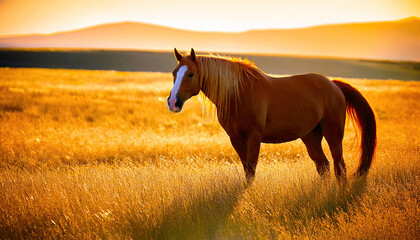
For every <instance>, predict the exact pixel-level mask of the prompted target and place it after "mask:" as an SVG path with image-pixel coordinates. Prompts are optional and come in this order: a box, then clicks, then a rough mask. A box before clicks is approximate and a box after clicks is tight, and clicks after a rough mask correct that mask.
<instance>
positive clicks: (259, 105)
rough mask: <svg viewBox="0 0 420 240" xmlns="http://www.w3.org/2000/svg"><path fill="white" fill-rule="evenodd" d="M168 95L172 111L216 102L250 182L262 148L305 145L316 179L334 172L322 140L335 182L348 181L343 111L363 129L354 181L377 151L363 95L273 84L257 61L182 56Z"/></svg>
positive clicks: (294, 79) (339, 86)
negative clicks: (197, 100) (192, 102)
mask: <svg viewBox="0 0 420 240" xmlns="http://www.w3.org/2000/svg"><path fill="white" fill-rule="evenodd" d="M174 51H175V57H176V59H177V61H178V65H177V66H176V68H175V69H174V71H173V76H174V86H173V89H172V91H171V93H170V95H169V97H168V107H169V110H170V111H172V112H179V111H181V110H182V106H183V105H184V102H185V101H186V100H188V99H189V98H190V97H192V96H195V95H197V94H198V93H199V92H200V91H202V92H203V93H204V94H205V96H206V97H207V98H208V99H210V101H212V102H213V103H214V105H215V106H216V109H217V117H218V120H219V122H220V124H221V126H222V127H223V129H224V130H225V131H226V133H227V134H228V135H229V137H230V141H231V143H232V146H233V147H234V149H235V150H236V152H237V153H238V155H239V158H240V159H241V162H242V165H243V167H244V170H245V174H246V178H247V180H248V181H251V180H252V179H253V178H254V176H255V170H256V166H257V161H258V156H259V151H260V145H261V143H283V142H288V141H292V140H295V139H298V138H300V139H302V141H303V143H304V144H305V146H306V148H307V151H308V153H309V156H310V158H311V159H312V160H313V161H314V162H315V164H316V169H317V171H318V173H319V174H320V175H321V176H323V175H325V174H327V173H328V174H329V172H330V170H329V161H328V159H327V158H326V156H325V154H324V152H323V150H322V147H321V141H322V138H323V137H325V139H326V140H327V143H328V145H329V148H330V151H331V155H332V158H333V160H334V172H335V175H336V177H337V178H338V179H339V180H340V179H345V176H346V166H345V163H344V160H343V147H342V140H343V135H344V126H345V122H346V112H347V114H349V116H350V117H351V119H352V120H353V121H355V122H356V123H357V125H358V127H359V130H360V131H361V157H360V163H359V166H358V168H357V175H364V174H367V172H368V170H369V168H370V166H371V163H372V158H373V155H374V152H375V147H376V120H375V115H374V113H373V110H372V108H371V107H370V106H369V104H368V102H367V100H366V99H365V98H364V97H363V95H362V94H361V93H360V92H359V91H358V90H357V89H355V88H354V87H352V86H351V85H349V84H347V83H344V82H341V81H337V80H335V81H331V80H329V79H328V78H326V77H325V76H322V75H319V74H315V73H308V74H302V75H294V76H289V77H282V78H275V77H271V76H268V75H266V74H265V73H264V72H262V71H261V70H260V69H259V68H257V67H256V66H255V65H254V64H253V63H251V62H249V61H246V60H241V59H236V58H229V57H220V56H207V55H204V56H201V55H200V56H198V55H196V54H195V51H194V49H191V53H190V55H188V56H182V55H181V54H180V53H179V52H178V51H177V50H176V49H174Z"/></svg>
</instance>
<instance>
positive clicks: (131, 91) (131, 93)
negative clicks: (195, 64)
mask: <svg viewBox="0 0 420 240" xmlns="http://www.w3.org/2000/svg"><path fill="white" fill-rule="evenodd" d="M347 81H349V82H350V83H352V84H354V85H355V86H356V87H358V88H359V89H360V90H361V91H362V92H363V93H364V94H365V95H366V96H367V98H368V100H369V102H370V103H371V104H372V106H373V107H374V109H375V112H376V114H377V117H378V149H377V155H376V159H375V161H374V163H373V167H372V169H371V171H370V173H369V175H368V177H367V178H364V179H353V178H350V179H349V183H348V184H347V185H346V186H340V185H338V184H337V183H336V181H335V179H334V178H333V177H332V178H331V179H323V180H321V179H320V178H319V176H318V175H317V173H316V170H315V165H314V163H313V162H312V161H311V160H310V158H309V157H308V155H307V153H306V150H305V147H304V146H303V144H302V143H301V142H300V141H295V142H292V143H286V144H281V145H263V146H262V148H261V154H260V160H259V165H258V168H257V176H256V179H255V181H254V183H253V184H252V185H249V186H248V185H247V184H246V183H245V179H244V173H243V170H242V166H241V165H240V163H239V160H238V158H237V156H236V153H235V152H234V150H233V149H232V147H231V145H230V142H229V139H228V137H227V135H226V134H225V133H224V132H223V130H222V129H221V128H220V126H219V125H218V124H217V122H216V121H215V119H214V118H212V117H206V116H202V115H203V114H202V107H201V104H200V101H199V99H198V98H193V99H191V100H190V101H188V102H187V103H186V105H185V107H184V110H183V112H182V113H179V114H172V113H170V112H169V111H168V110H167V107H166V97H167V94H168V93H169V91H170V88H171V84H172V80H171V75H170V74H164V73H128V72H126V73H123V72H113V71H82V70H46V69H0V192H1V193H2V194H0V238H2V239H3V238H10V239H16V238H18V239H19V238H20V239H28V238H65V239H69V238H78V239H90V238H114V239H122V238H123V239H124V238H128V239H203V238H204V239H232V238H233V239H243V238H245V239H255V238H261V239H270V238H271V239H273V238H274V239H276V238H280V239H290V238H297V239H304V238H307V239H360V238H362V239H386V238H398V239H415V238H416V237H418V236H419V235H420V228H419V226H420V217H419V216H420V211H419V199H420V198H419V197H420V194H419V190H418V186H419V185H420V179H419V176H420V161H419V159H420V147H419V146H420V137H419V135H420V125H418V119H419V117H420V101H419V99H420V84H419V83H417V82H400V81H375V80H362V79H348V80H347ZM354 137H355V133H354V130H353V128H352V126H351V124H348V126H347V129H346V135H345V139H344V149H345V155H344V157H345V161H346V164H347V166H348V169H349V170H350V171H352V170H355V168H356V165H357V154H358V152H357V145H358V142H356V143H354V141H353V139H354ZM324 147H325V150H326V153H327V155H328V156H329V151H328V147H327V145H326V144H324ZM332 175H333V174H332Z"/></svg>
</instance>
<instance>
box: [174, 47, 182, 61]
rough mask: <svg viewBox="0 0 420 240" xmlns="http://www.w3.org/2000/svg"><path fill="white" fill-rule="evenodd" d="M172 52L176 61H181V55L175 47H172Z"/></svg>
mask: <svg viewBox="0 0 420 240" xmlns="http://www.w3.org/2000/svg"><path fill="white" fill-rule="evenodd" d="M174 53H175V58H176V60H177V61H178V62H180V61H181V59H182V55H181V54H180V53H179V52H178V50H176V48H174Z"/></svg>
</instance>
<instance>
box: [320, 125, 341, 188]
mask: <svg viewBox="0 0 420 240" xmlns="http://www.w3.org/2000/svg"><path fill="white" fill-rule="evenodd" d="M325 126H326V128H325V129H324V136H325V139H326V140H327V142H328V145H329V147H330V151H331V155H332V158H333V159H334V173H335V176H336V177H337V179H339V180H340V179H342V178H344V179H345V177H346V164H345V163H344V159H343V137H344V122H340V123H338V124H337V122H335V123H332V122H330V123H327V122H326V124H325Z"/></svg>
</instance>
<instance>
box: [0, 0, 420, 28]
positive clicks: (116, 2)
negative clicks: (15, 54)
mask: <svg viewBox="0 0 420 240" xmlns="http://www.w3.org/2000/svg"><path fill="white" fill-rule="evenodd" d="M409 16H420V0H349V1H347V0H346V1H344V0H317V1H316V0H241V1H230V0H169V1H166V0H0V35H13V34H23V33H51V32H56V31H65V30H72V29H77V28H82V27H87V26H91V25H96V24H101V23H109V22H120V21H137V22H146V23H153V24H159V25H164V26H170V27H175V28H181V29H189V30H201V31H244V30H248V29H261V28H263V29H267V28H295V27H306V26H313V25H319V24H326V23H343V22H364V21H382V20H397V19H401V18H406V17H409Z"/></svg>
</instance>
